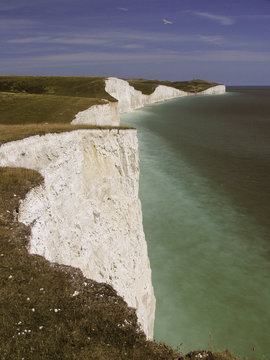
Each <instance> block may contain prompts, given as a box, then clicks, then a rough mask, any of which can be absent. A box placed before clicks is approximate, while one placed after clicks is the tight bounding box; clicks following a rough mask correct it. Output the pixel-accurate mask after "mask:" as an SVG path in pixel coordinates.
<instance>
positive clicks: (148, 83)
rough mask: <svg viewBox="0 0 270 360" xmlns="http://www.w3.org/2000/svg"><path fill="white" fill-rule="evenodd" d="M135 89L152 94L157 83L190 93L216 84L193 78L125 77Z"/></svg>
mask: <svg viewBox="0 0 270 360" xmlns="http://www.w3.org/2000/svg"><path fill="white" fill-rule="evenodd" d="M125 80H126V81H128V82H129V84H130V85H131V86H133V87H134V88H135V89H136V90H140V91H141V92H142V93H143V94H146V95H150V94H152V93H153V92H154V91H155V89H156V87H157V86H158V85H165V86H170V87H173V88H175V89H178V90H183V91H186V92H191V93H198V92H200V91H204V90H207V89H209V88H210V87H213V86H216V85H218V84H217V83H214V82H208V81H205V80H200V79H194V80H190V81H159V80H146V79H125Z"/></svg>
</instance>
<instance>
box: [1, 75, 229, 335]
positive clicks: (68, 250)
mask: <svg viewBox="0 0 270 360" xmlns="http://www.w3.org/2000/svg"><path fill="white" fill-rule="evenodd" d="M106 91H107V92H108V93H109V94H110V95H112V96H113V97H115V98H116V99H117V100H118V102H115V103H109V102H108V103H107V104H105V105H95V106H92V107H91V108H89V109H88V110H86V111H83V112H80V113H78V114H77V116H76V117H75V120H74V121H73V123H80V124H93V125H112V126H113V125H118V124H119V114H120V113H123V112H128V111H132V110H134V109H136V108H139V107H142V106H144V105H145V104H152V103H155V102H160V101H164V100H167V99H172V98H175V97H181V96H186V95H188V94H187V93H185V92H183V91H179V90H177V89H173V88H169V87H167V86H158V87H157V88H156V90H155V91H154V93H153V94H151V95H143V94H142V93H141V92H140V91H138V90H135V89H134V88H133V87H132V86H130V85H129V84H128V83H127V82H126V81H124V80H120V79H117V78H108V79H107V81H106ZM223 92H225V87H223V86H222V85H219V86H216V87H214V88H210V89H208V90H206V91H205V92H204V94H216V93H223ZM0 166H14V167H25V168H29V169H34V170H37V171H39V172H40V173H41V174H42V175H43V177H44V184H42V185H40V186H38V187H36V188H34V189H32V190H31V191H30V192H29V193H28V194H27V196H26V198H25V200H24V201H23V202H22V203H21V205H20V210H19V221H21V222H23V223H24V224H26V225H30V226H31V238H30V245H29V251H30V253H34V254H39V255H42V256H44V257H45V258H46V259H47V260H49V261H51V262H57V263H59V264H65V265H71V266H74V267H78V268H80V269H81V270H82V272H83V274H84V275H85V276H86V277H88V278H91V279H93V280H96V281H99V282H106V283H108V284H110V285H112V286H113V288H114V289H115V290H116V291H117V292H118V294H119V295H120V296H122V297H123V298H124V300H125V301H126V302H127V304H128V305H129V306H131V307H134V308H136V312H137V316H138V321H139V323H140V324H141V327H142V329H143V331H144V332H145V334H146V336H147V337H148V338H149V339H152V338H153V328H154V317H155V296H154V291H153V286H152V280H151V268H150V264H149V259H148V254H147V243H146V241H145V236H144V232H143V225H142V213H141V204H140V200H139V197H138V186H139V157H138V140H137V132H136V130H124V129H123V130H119V129H112V130H108V129H107V130H105V129H104V130H75V131H72V132H66V133H60V134H47V135H43V136H31V137H29V138H25V139H23V140H19V141H12V142H10V143H6V144H4V145H2V146H1V147H0Z"/></svg>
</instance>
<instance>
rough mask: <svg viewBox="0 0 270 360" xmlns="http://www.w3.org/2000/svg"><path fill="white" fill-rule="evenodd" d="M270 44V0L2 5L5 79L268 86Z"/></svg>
mask: <svg viewBox="0 0 270 360" xmlns="http://www.w3.org/2000/svg"><path fill="white" fill-rule="evenodd" d="M162 19H167V20H169V21H171V22H172V24H164V22H163V20H162ZM269 39H270V1H269V0H226V1H221V0H136V1H135V0H8V1H5V2H4V1H3V0H2V1H1V3H0V54H1V55H0V68H1V70H0V73H1V74H14V75H76V76H77V75H82V76H102V75H104V76H118V77H127V78H137V77H139V78H152V79H160V80H188V79H193V78H202V79H206V80H209V81H217V82H221V83H225V84H227V85H270V40H269Z"/></svg>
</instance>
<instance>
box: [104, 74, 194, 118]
mask: <svg viewBox="0 0 270 360" xmlns="http://www.w3.org/2000/svg"><path fill="white" fill-rule="evenodd" d="M105 90H106V92H107V93H108V94H110V95H111V96H113V97H114V98H115V99H117V100H118V108H119V112H120V114H123V113H126V112H130V111H133V110H135V109H138V108H140V107H143V106H144V105H147V104H154V103H157V102H160V101H164V100H169V99H174V98H177V97H181V96H187V95H188V93H186V92H185V91H181V90H178V89H175V88H172V87H169V86H164V85H159V86H157V87H156V89H155V91H154V92H153V93H152V94H150V95H144V94H143V93H142V92H141V91H139V90H136V89H134V87H133V86H130V85H129V83H128V82H127V81H125V80H121V79H118V78H114V77H110V78H108V79H107V80H105Z"/></svg>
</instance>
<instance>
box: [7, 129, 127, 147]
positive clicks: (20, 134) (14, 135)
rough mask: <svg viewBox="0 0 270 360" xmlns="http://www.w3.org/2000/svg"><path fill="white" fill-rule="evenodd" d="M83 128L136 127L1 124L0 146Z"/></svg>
mask: <svg viewBox="0 0 270 360" xmlns="http://www.w3.org/2000/svg"><path fill="white" fill-rule="evenodd" d="M83 129H86V130H87V129H89V130H93V129H100V130H104V129H107V130H113V129H117V130H128V129H134V128H132V127H128V126H125V127H124V126H121V127H120V126H96V125H70V124H28V125H0V146H1V144H4V143H6V142H9V141H15V140H21V139H24V138H26V137H29V136H33V135H45V134H49V133H62V132H67V131H74V130H83Z"/></svg>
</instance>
